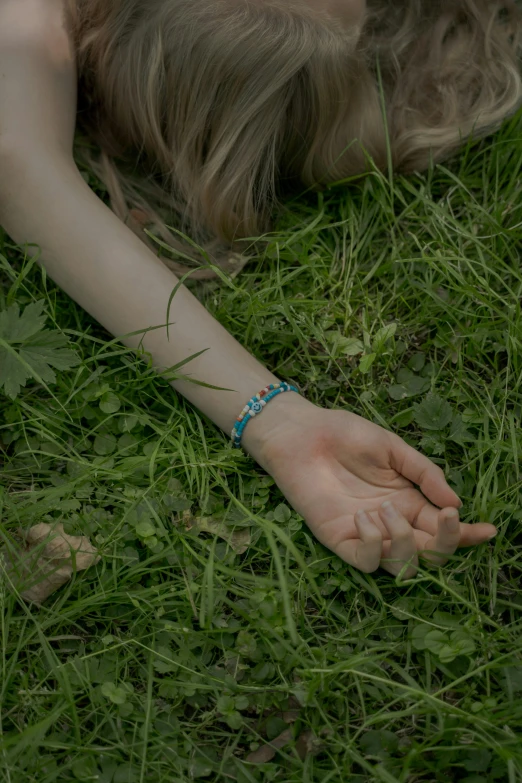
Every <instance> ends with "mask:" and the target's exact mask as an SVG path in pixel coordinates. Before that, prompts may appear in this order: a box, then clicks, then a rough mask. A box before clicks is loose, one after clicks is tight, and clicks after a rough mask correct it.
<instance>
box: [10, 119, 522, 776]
mask: <svg viewBox="0 0 522 783" xmlns="http://www.w3.org/2000/svg"><path fill="white" fill-rule="evenodd" d="M521 247H522V118H521V117H520V116H519V117H518V118H515V120H513V121H511V122H509V123H508V124H507V125H506V126H505V128H503V129H502V130H501V131H500V132H499V133H498V134H497V135H496V136H495V137H494V138H489V139H487V140H485V141H484V142H482V143H481V144H480V145H475V146H473V147H470V148H469V149H468V150H466V151H465V152H463V153H462V155H461V156H460V157H459V159H458V160H456V161H454V162H453V163H451V165H449V166H447V167H444V166H440V167H437V168H436V169H435V170H434V171H433V172H431V173H429V174H427V175H426V176H422V177H411V178H408V179H401V178H397V179H395V181H394V182H393V183H392V184H390V182H389V180H388V179H387V178H386V177H380V176H378V175H372V176H369V177H368V178H367V179H366V180H365V182H364V183H363V184H362V185H358V186H352V187H350V188H337V189H334V190H332V191H329V192H326V193H324V194H323V196H321V197H318V196H316V195H308V196H306V197H305V198H303V199H300V200H298V201H296V202H295V203H293V204H289V205H288V214H287V215H285V216H284V217H283V218H282V219H281V221H280V222H279V224H278V227H277V232H276V233H274V237H273V240H272V242H271V244H270V247H269V248H268V250H267V253H266V257H265V258H263V259H259V262H257V261H256V262H253V263H251V264H249V265H248V266H247V268H246V270H245V271H244V272H243V273H242V274H241V275H240V276H239V277H238V278H236V279H235V280H233V281H230V282H229V283H228V284H226V283H221V282H220V283H219V284H217V283H216V284H213V283H212V284H207V285H206V286H204V287H197V288H195V290H196V291H197V292H198V295H199V296H200V297H201V298H202V300H203V301H205V303H206V304H207V306H208V307H209V308H210V309H211V310H212V312H213V313H214V314H215V315H216V317H217V318H218V319H219V320H220V321H221V322H222V323H223V324H224V325H225V326H226V327H227V329H229V330H230V331H231V332H232V333H233V334H234V335H235V336H237V337H238V338H239V339H240V340H241V341H242V342H243V343H244V344H245V345H246V346H247V347H248V348H249V349H250V350H251V351H252V352H253V353H255V354H256V355H257V356H259V357H260V358H262V359H263V360H264V361H265V362H266V363H267V364H268V365H269V366H270V367H271V368H272V369H273V370H274V371H275V372H276V373H278V374H279V375H281V376H284V377H285V378H287V379H290V380H292V381H294V382H297V383H298V384H299V385H300V387H301V388H302V389H303V391H304V392H305V393H306V394H307V396H308V397H309V398H310V399H311V400H313V401H315V402H317V403H320V404H322V405H324V406H326V407H340V408H347V409H354V410H356V411H357V412H360V413H361V414H362V415H364V416H366V417H368V418H370V419H372V420H374V421H376V422H378V423H379V424H381V425H382V426H386V427H390V428H392V429H393V430H394V431H396V432H398V433H399V434H400V435H401V436H402V437H404V438H405V439H406V440H407V441H408V442H409V443H411V444H412V445H414V446H415V447H417V448H419V449H422V450H423V451H424V452H425V453H426V454H428V455H429V456H430V457H432V459H434V460H435V461H436V462H437V463H438V464H440V465H441V466H442V467H443V468H444V470H445V471H446V475H447V476H448V480H449V481H450V483H451V484H452V485H453V486H454V487H455V488H456V489H457V491H458V492H459V493H460V494H461V496H462V497H463V499H464V502H465V506H464V509H463V512H464V519H465V521H478V520H483V521H490V522H494V523H495V524H496V525H497V526H498V527H499V530H500V532H499V535H498V536H497V538H496V540H494V541H493V542H492V543H491V544H487V545H483V546H481V547H479V548H476V549H470V550H459V552H458V553H457V555H456V556H455V557H453V558H452V560H451V562H450V563H449V564H448V565H447V566H446V567H445V568H443V569H440V570H436V569H429V570H421V571H420V573H419V575H418V577H417V578H416V579H415V580H413V581H411V582H409V583H407V584H405V585H404V584H397V583H396V582H395V581H394V579H393V578H391V577H390V576H388V575H386V574H385V573H384V572H377V573H375V574H372V575H365V574H362V573H360V572H358V571H355V570H354V569H352V568H350V567H348V566H346V565H344V564H343V563H342V562H341V561H340V560H338V559H337V558H336V557H333V556H332V555H331V553H330V552H328V551H327V550H326V549H324V548H323V547H322V546H321V545H319V544H318V543H317V541H315V539H314V538H313V536H312V535H311V534H310V533H309V532H308V531H307V529H306V527H305V526H303V524H302V520H300V519H299V518H298V517H297V516H296V515H295V514H294V513H293V512H291V510H290V509H289V508H288V507H287V506H286V504H285V501H284V498H283V497H282V496H281V495H280V494H279V493H278V491H277V489H276V488H275V487H274V486H273V484H272V482H271V480H270V479H268V478H267V477H266V476H264V475H263V474H262V472H261V471H260V470H258V469H257V468H256V466H255V465H254V464H253V463H252V462H251V461H250V460H249V459H248V458H247V457H245V456H244V455H242V454H240V453H237V452H234V451H232V450H231V449H230V448H229V447H228V443H227V440H226V438H225V436H224V435H222V434H221V433H220V432H219V431H218V430H217V429H216V428H215V427H214V426H213V425H212V424H210V423H209V422H207V421H205V420H204V418H202V417H201V416H200V415H199V414H198V413H197V412H196V411H195V410H193V409H192V408H191V407H190V405H188V404H187V403H185V401H184V400H183V399H182V398H180V397H178V396H176V394H175V393H174V392H173V391H172V390H171V388H170V387H169V386H168V384H167V383H166V382H164V381H162V380H161V379H158V378H157V377H155V375H154V374H153V372H152V371H151V370H150V369H148V368H147V367H146V365H145V364H143V363H140V362H139V361H138V360H137V359H136V358H135V357H134V356H133V355H132V354H131V353H129V352H128V351H126V350H125V349H124V348H122V346H121V345H119V344H118V343H117V342H116V341H112V342H111V341H110V338H109V337H108V335H107V334H106V333H105V332H104V331H103V330H102V329H101V328H100V327H99V326H98V325H97V324H96V323H94V322H93V321H92V320H91V319H89V318H88V317H87V316H86V315H85V313H83V312H82V311H81V310H80V308H78V307H77V306H76V305H75V304H74V303H73V302H71V301H70V300H69V299H68V298H67V297H66V296H65V295H64V294H63V293H61V292H60V291H59V290H57V288H56V287H55V286H54V285H53V284H52V282H51V281H49V280H46V279H45V277H44V276H43V275H42V273H41V271H40V270H39V269H38V267H36V266H34V265H31V263H30V262H29V261H28V260H27V259H24V254H23V252H22V251H21V250H20V249H17V248H15V247H14V246H13V245H12V244H11V243H10V242H9V240H8V239H7V238H6V237H4V238H3V239H2V240H0V264H1V286H0V288H1V291H2V293H1V297H2V300H1V301H0V304H1V306H2V308H4V307H7V306H9V305H12V304H13V303H14V302H17V303H18V304H19V305H20V307H22V308H23V307H24V306H26V305H28V304H30V303H31V302H35V301H38V300H41V299H44V300H45V302H46V311H47V314H48V322H47V325H48V326H49V327H50V328H52V329H54V330H58V331H60V332H62V333H63V334H65V335H67V337H68V338H69V339H70V341H71V342H73V343H75V344H76V346H75V347H76V350H77V352H78V353H79V355H80V357H81V363H80V364H79V365H78V366H77V367H75V368H73V369H71V370H69V371H64V372H59V373H58V374H57V379H56V382H55V383H53V384H46V385H42V384H39V383H38V382H37V381H34V380H32V381H29V382H28V384H27V386H26V387H25V388H23V389H22V391H21V393H20V394H19V395H18V396H17V397H16V398H15V399H14V400H11V399H9V398H8V397H7V396H0V444H1V445H0V460H1V462H2V474H1V496H0V503H1V505H0V508H1V516H0V531H1V536H2V539H3V540H4V541H8V540H12V539H13V536H15V534H16V532H17V530H18V529H19V528H20V527H29V526H30V525H32V524H36V523H38V522H41V521H46V520H47V521H61V522H63V523H64V524H65V527H66V530H67V532H69V533H73V534H79V533H81V534H84V535H88V536H90V538H91V540H92V541H93V542H94V543H96V545H97V546H98V547H99V549H100V553H101V555H102V559H101V562H100V563H99V564H98V565H97V566H96V567H94V568H92V569H90V570H89V571H87V572H85V573H84V574H81V575H78V576H77V577H75V578H74V579H73V580H72V581H71V582H70V583H68V584H67V585H66V586H65V587H63V588H62V589H61V590H60V591H59V592H57V593H55V594H54V595H53V596H52V597H51V598H50V599H49V600H48V601H47V602H46V603H45V604H44V605H43V606H42V607H41V608H37V607H35V606H34V605H31V604H26V603H24V602H22V601H19V600H18V599H17V598H16V597H15V596H13V595H12V593H11V592H10V590H9V586H8V584H7V581H6V580H5V579H3V580H2V581H1V582H0V585H1V594H0V601H1V604H2V606H1V613H0V619H1V628H0V633H1V658H0V665H1V676H0V679H1V684H0V688H1V692H0V701H1V705H2V715H1V724H0V732H1V739H0V779H1V780H2V783H3V782H4V781H5V782H6V783H32V782H33V781H34V782H35V783H51V781H60V782H61V781H75V780H84V781H100V783H138V781H139V783H142V782H144V781H150V782H151V783H160V782H163V781H164V782H165V783H167V782H168V783H172V782H173V781H175V782H176V783H177V782H178V781H180V782H181V781H189V780H193V779H194V780H199V779H201V780H211V781H219V783H221V782H222V783H225V782H226V781H239V782H240V783H250V782H251V781H274V782H277V783H294V781H295V783H297V782H299V783H301V782H302V781H304V782H305V783H312V781H314V783H315V782H316V781H317V783H319V781H321V783H327V782H328V783H330V782H332V783H333V782H334V781H335V782H336V783H337V781H339V783H341V782H342V783H345V781H353V783H362V781H385V782H387V783H392V782H397V783H399V782H400V783H406V782H408V783H413V782H415V781H429V782H430V783H431V782H432V781H444V783H447V781H467V783H482V781H501V782H504V781H506V782H508V783H515V781H520V780H522V745H521V743H520V730H521V728H522V655H521V653H522V614H521V612H522V587H521V581H520V580H521V571H522V537H521V533H522V510H521V508H522V505H521V502H520V501H521V499H522V483H521V475H520V459H519V455H520V452H521V451H522V436H521V430H520V421H521V418H522V392H521V373H522V318H521V313H520V302H521V297H522V272H521V268H520V267H521V264H520V252H521ZM388 324H396V332H395V335H394V336H393V337H391V338H390V339H388V340H387V341H383V340H378V341H377V342H378V343H379V344H378V345H377V346H375V339H374V338H375V335H376V334H377V332H378V331H379V330H380V329H382V327H383V326H385V325H388ZM382 334H383V333H382V332H381V336H382ZM351 338H355V339H356V340H359V341H360V342H361V343H362V346H361V345H360V344H357V343H354V341H353V339H351ZM372 343H373V347H372ZM361 350H362V351H364V353H363V354H361ZM372 354H374V356H373V359H372V358H366V357H367V356H369V355H372ZM430 392H431V393H434V394H435V395H437V396H438V397H439V398H440V400H443V401H446V402H447V404H448V405H449V406H450V409H448V408H447V406H446V405H443V406H442V407H443V410H444V411H445V413H444V416H443V419H444V422H448V423H446V424H445V425H444V426H442V424H441V426H442V429H439V430H437V429H433V426H432V424H431V425H430V422H429V420H427V417H426V415H423V414H422V411H423V410H425V408H426V406H424V409H423V408H422V407H419V403H422V401H423V400H424V399H425V398H426V396H427V395H428V394H429V393H430ZM448 411H451V422H449V418H448V416H449V413H448ZM444 422H442V423H444ZM184 515H185V517H184ZM187 516H190V517H191V518H193V519H195V520H196V526H195V527H193V528H192V529H191V530H187V529H186V528H185V526H184V525H183V524H182V520H183V519H184V518H186V517H187ZM202 516H203V517H209V516H210V517H212V518H213V519H214V520H217V522H218V523H220V532H222V533H223V532H224V534H225V536H227V532H226V531H229V532H232V531H233V530H234V527H235V526H236V525H239V526H240V527H236V532H240V533H241V535H242V539H241V540H242V541H243V543H244V545H245V546H246V551H244V552H243V553H242V554H238V553H237V552H235V551H234V550H233V549H232V548H231V547H230V546H229V543H227V538H223V537H216V536H213V535H211V534H208V533H205V532H201V530H199V529H198V524H197V520H198V519H200V518H201V517H202ZM456 630H458V631H459V634H457V635H455V631H456ZM433 631H437V632H439V633H433ZM428 632H429V633H428ZM457 637H458V638H459V639H460V642H458V643H457V641H456V639H457ZM288 730H290V731H288ZM285 731H286V732H287V733H286V734H284V735H283V740H284V739H286V744H284V746H283V747H282V748H281V749H280V750H278V751H277V753H276V754H274V755H273V758H272V759H271V760H270V761H268V762H266V763H264V764H256V763H249V762H247V761H246V758H247V756H248V754H250V753H252V752H253V751H255V750H256V749H258V748H263V746H266V744H267V742H269V741H271V740H273V739H274V738H276V737H279V736H280V735H281V734H283V732H285ZM283 740H281V743H280V744H282V743H283ZM265 749H266V748H265Z"/></svg>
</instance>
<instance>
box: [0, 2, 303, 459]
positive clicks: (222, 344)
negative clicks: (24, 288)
mask: <svg viewBox="0 0 522 783" xmlns="http://www.w3.org/2000/svg"><path fill="white" fill-rule="evenodd" d="M24 6H25V8H24ZM30 9H31V14H32V16H31V18H32V20H33V22H32V24H31V26H30V27H29V29H27V27H24V23H23V19H22V16H23V17H25V18H27V14H28V13H29V10H30ZM41 9H42V0H4V1H3V4H2V2H1V0H0V29H1V30H4V31H6V30H7V29H8V26H9V29H10V34H9V35H7V34H6V35H5V38H4V40H2V38H3V35H2V33H1V32H0V79H1V80H2V81H1V82H0V117H1V118H4V119H3V120H2V121H1V124H0V166H1V176H0V223H1V224H3V226H4V227H5V228H6V230H7V231H8V232H9V234H10V235H11V236H12V237H13V239H15V240H16V241H17V242H19V243H21V244H23V243H25V242H31V243H35V244H36V245H38V246H39V248H41V253H42V256H41V260H42V263H43V264H44V265H45V268H46V270H47V272H48V273H49V275H50V276H51V277H52V278H53V280H54V281H55V282H56V283H57V284H58V285H59V286H60V287H61V288H62V289H63V290H64V291H66V292H67V293H68V294H69V295H70V296H71V297H72V298H73V299H74V300H75V301H76V302H78V303H79V304H80V305H81V306H82V307H83V308H84V309H85V310H87V311H88V312H89V313H90V314H91V315H92V316H93V317H94V318H96V320H97V321H99V322H100V323H101V324H103V326H105V328H106V329H107V330H108V331H109V332H111V333H112V334H114V335H116V336H120V337H123V342H125V343H126V344H127V345H128V346H130V347H133V348H137V347H138V346H139V345H141V346H142V347H143V348H144V349H145V350H146V351H147V352H148V353H150V354H151V356H152V357H153V361H154V365H155V366H156V368H157V369H158V370H163V369H166V368H168V367H172V366H173V365H175V364H177V363H178V362H181V361H183V360H184V359H186V358H188V357H189V356H192V355H194V354H196V353H199V352H201V351H205V353H204V354H203V355H201V356H199V357H198V358H196V359H194V360H193V361H191V362H190V363H189V364H188V365H186V366H185V367H184V368H183V373H185V374H187V375H190V376H191V377H192V378H195V379H197V380H199V381H203V382H204V383H207V384H210V385H212V386H217V387H220V388H222V389H230V390H232V391H215V390H212V389H207V388H205V387H202V386H198V385H195V384H193V383H190V382H187V381H179V382H175V383H174V384H173V385H174V386H175V388H176V389H178V390H179V391H180V392H181V393H182V394H183V395H184V396H186V397H187V398H188V399H189V400H190V401H191V402H193V403H194V404H195V405H197V407H198V408H199V409H200V410H202V411H203V412H204V413H205V414H206V415H208V416H209V417H210V418H211V419H212V420H213V421H214V422H215V423H216V424H217V425H218V426H220V427H222V428H223V429H224V430H226V431H229V430H231V429H232V426H233V423H234V419H235V417H236V416H237V415H238V413H239V412H240V410H241V408H242V407H243V405H244V403H245V402H246V401H247V399H248V398H249V397H250V396H252V394H255V393H256V392H257V391H259V390H260V389H261V388H263V387H264V386H265V385H266V384H267V383H271V382H274V381H276V380H277V379H276V378H275V376H274V375H273V374H272V373H270V372H269V371H268V370H267V369H266V368H265V367H263V365H262V364H260V362H258V361H257V360H256V359H254V358H253V357H252V356H251V355H250V354H249V353H248V352H247V351H246V350H245V349H244V348H243V347H242V346H241V345H240V344H239V343H238V342H237V341H236V340H234V339H233V337H232V336H231V335H230V334H229V333H228V332H227V331H226V330H225V329H224V328H223V327H222V326H221V325H220V324H219V323H218V322H217V321H216V320H215V319H214V318H213V317H212V316H211V315H210V314H209V313H208V312H207V311H206V310H205V308H204V307H203V306H202V305H201V304H200V303H199V302H198V301H197V299H196V298H195V297H194V296H193V295H192V294H191V293H190V292H189V291H188V290H187V289H186V288H185V287H184V286H181V287H180V288H179V290H178V291H177V293H176V295H175V297H174V299H173V301H172V304H171V307H170V317H169V333H168V334H167V329H166V328H165V327H163V328H159V329H158V328H155V329H154V328H152V330H151V327H158V326H162V325H165V324H166V322H167V312H168V307H169V299H170V297H171V294H172V292H173V290H174V289H175V287H176V285H177V283H178V280H177V279H176V277H175V276H174V275H173V273H172V272H171V271H169V270H168V269H167V268H166V267H165V266H164V265H163V264H162V262H161V261H159V260H158V259H157V258H156V257H155V256H154V255H153V253H151V252H150V251H149V250H148V249H147V248H146V246H145V245H144V244H143V243H142V242H140V241H139V240H138V239H137V238H136V237H135V236H134V235H133V234H132V232H131V231H130V230H129V229H128V228H127V227H126V226H124V225H123V224H122V223H121V222H120V221H119V220H118V219H117V218H116V217H115V215H114V214H113V213H112V212H111V211H110V210H109V209H108V208H107V207H106V206H105V205H104V204H103V203H102V202H101V201H100V200H99V199H98V198H97V197H96V196H95V195H94V194H93V192H92V191H91V190H90V189H89V187H88V186H87V185H86V183H85V182H84V180H83V178H82V177H81V175H80V174H79V172H78V170H77V168H76V166H75V165H74V162H73V159H72V138H73V132H74V115H75V103H76V100H75V99H76V95H75V90H76V88H75V84H76V81H75V69H74V58H73V54H72V52H71V50H70V47H69V44H68V36H67V33H66V30H65V29H64V26H63V10H62V7H61V3H60V2H54V0H51V5H49V4H48V3H46V10H45V13H44V12H43V11H42V10H41ZM49 9H51V10H49ZM38 13H40V19H39V20H38V18H36V19H35V14H36V17H37V16H38ZM147 330H149V331H147ZM140 331H142V334H138V335H135V336H133V337H124V336H125V335H129V334H132V333H135V332H140ZM286 396H287V397H289V396H292V397H293V398H294V399H293V400H291V401H290V400H284V401H283V399H282V398H280V399H279V400H277V403H280V404H277V403H274V404H272V405H271V409H270V412H269V411H268V409H267V411H266V414H267V416H266V419H265V424H268V421H269V419H270V420H273V421H274V423H275V421H276V419H277V417H278V415H280V414H279V411H281V412H282V411H283V410H285V411H287V412H288V409H289V408H290V407H293V406H302V405H304V404H308V405H309V403H305V402H304V400H298V399H297V397H296V395H286ZM310 407H312V406H310ZM281 415H282V414H281ZM255 430H256V424H255V422H253V423H252V426H251V427H249V432H248V433H247V434H246V437H245V444H246V445H251V447H252V449H253V450H254V449H255V444H254V443H253V436H254V434H255ZM251 441H252V442H251Z"/></svg>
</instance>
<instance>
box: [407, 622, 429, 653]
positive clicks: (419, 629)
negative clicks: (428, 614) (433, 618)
mask: <svg viewBox="0 0 522 783" xmlns="http://www.w3.org/2000/svg"><path fill="white" fill-rule="evenodd" d="M431 630H432V627H431V625H424V624H421V625H416V626H415V628H414V629H413V633H412V635H411V643H412V645H413V646H414V648H415V649H416V650H426V649H427V648H428V645H427V644H426V636H427V634H428V633H429V632H430V631H431Z"/></svg>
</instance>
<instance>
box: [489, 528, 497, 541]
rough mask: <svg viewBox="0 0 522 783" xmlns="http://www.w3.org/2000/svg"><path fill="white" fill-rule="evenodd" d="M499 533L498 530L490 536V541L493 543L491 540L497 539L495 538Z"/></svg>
mask: <svg viewBox="0 0 522 783" xmlns="http://www.w3.org/2000/svg"><path fill="white" fill-rule="evenodd" d="M497 533H498V530H495V532H494V533H491V535H490V536H488V541H491V539H492V538H495V536H496V535H497Z"/></svg>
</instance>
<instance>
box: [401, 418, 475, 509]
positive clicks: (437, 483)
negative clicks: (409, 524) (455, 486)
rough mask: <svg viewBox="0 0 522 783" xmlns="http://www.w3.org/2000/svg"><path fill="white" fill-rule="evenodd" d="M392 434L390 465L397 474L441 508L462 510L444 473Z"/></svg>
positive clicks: (457, 497)
mask: <svg viewBox="0 0 522 783" xmlns="http://www.w3.org/2000/svg"><path fill="white" fill-rule="evenodd" d="M390 434H391V444H392V445H391V453H390V464H391V466H392V468H393V469H394V470H396V471H397V473H400V474H401V475H402V476H404V477H405V478H407V479H408V480H409V481H412V482H413V483H414V484H417V485H418V486H419V487H420V488H421V491H422V494H423V495H424V496H425V497H427V498H428V500H429V501H431V503H433V505H435V506H438V507H439V508H447V507H450V506H451V507H452V508H460V507H461V506H462V501H461V499H460V498H459V496H458V495H457V494H456V493H455V492H454V491H453V490H452V489H451V487H450V486H449V484H448V482H447V481H446V478H445V476H444V471H443V470H442V468H439V466H438V465H435V463H434V462H432V461H431V460H430V459H428V457H425V456H424V454H421V453H420V451H417V450H416V449H414V448H412V447H411V446H408V444H407V443H406V442H405V441H403V440H402V438H399V436H398V435H393V434H392V433H390Z"/></svg>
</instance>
